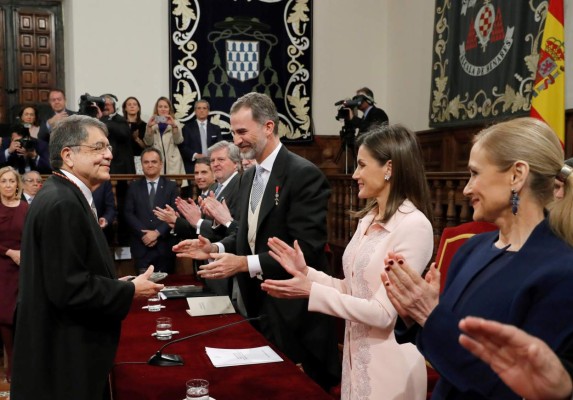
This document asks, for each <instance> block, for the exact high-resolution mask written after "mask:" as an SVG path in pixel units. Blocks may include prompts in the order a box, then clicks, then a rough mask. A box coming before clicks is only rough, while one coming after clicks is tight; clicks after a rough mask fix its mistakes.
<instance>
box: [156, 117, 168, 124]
mask: <svg viewBox="0 0 573 400" xmlns="http://www.w3.org/2000/svg"><path fill="white" fill-rule="evenodd" d="M155 122H157V123H158V124H159V123H161V122H162V123H166V122H167V117H166V116H165V115H156V116H155Z"/></svg>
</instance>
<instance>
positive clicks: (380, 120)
mask: <svg viewBox="0 0 573 400" xmlns="http://www.w3.org/2000/svg"><path fill="white" fill-rule="evenodd" d="M352 122H353V124H354V127H355V128H358V132H359V133H364V132H367V131H368V130H369V129H370V128H371V127H372V126H373V125H377V124H378V125H379V124H384V123H386V124H387V123H388V115H386V113H385V112H384V110H382V109H381V108H378V107H376V106H374V107H372V108H371V109H370V111H368V114H366V118H359V117H354V118H353V119H352Z"/></svg>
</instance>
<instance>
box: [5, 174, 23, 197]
mask: <svg viewBox="0 0 573 400" xmlns="http://www.w3.org/2000/svg"><path fill="white" fill-rule="evenodd" d="M8 172H12V173H13V174H14V176H15V177H16V192H15V193H14V198H15V199H19V198H20V196H22V190H23V187H22V186H23V184H22V177H21V176H20V174H19V173H18V171H16V170H15V169H14V168H12V167H3V168H0V178H2V177H3V176H4V175H5V174H7V173H8Z"/></svg>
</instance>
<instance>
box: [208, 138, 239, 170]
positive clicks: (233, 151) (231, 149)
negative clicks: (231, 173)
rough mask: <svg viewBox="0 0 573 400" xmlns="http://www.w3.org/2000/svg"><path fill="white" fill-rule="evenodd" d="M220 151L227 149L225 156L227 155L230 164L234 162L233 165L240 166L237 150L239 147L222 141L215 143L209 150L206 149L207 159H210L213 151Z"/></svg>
mask: <svg viewBox="0 0 573 400" xmlns="http://www.w3.org/2000/svg"><path fill="white" fill-rule="evenodd" d="M221 149H227V154H228V157H229V159H230V160H231V161H232V162H234V163H235V164H240V162H241V151H240V150H239V147H237V145H235V144H234V143H231V142H227V141H226V140H222V141H220V142H217V143H215V144H214V145H212V146H211V147H209V149H208V153H209V157H211V154H212V153H213V152H214V151H217V150H221Z"/></svg>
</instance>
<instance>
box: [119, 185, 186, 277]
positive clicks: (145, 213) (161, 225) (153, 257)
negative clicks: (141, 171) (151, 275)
mask: <svg viewBox="0 0 573 400" xmlns="http://www.w3.org/2000/svg"><path fill="white" fill-rule="evenodd" d="M177 195H178V193H177V185H176V184H175V182H173V181H171V180H168V179H166V178H165V177H163V176H162V177H160V178H159V181H158V185H157V189H156V194H155V206H157V207H161V208H164V207H165V205H166V204H169V205H170V206H171V207H173V208H175V198H176V197H177ZM124 213H125V221H126V223H127V225H128V226H129V228H130V231H131V241H130V243H131V254H132V256H133V257H134V258H135V259H136V263H137V261H138V259H146V260H149V262H164V263H165V266H166V271H165V272H171V271H170V269H172V268H173V252H172V250H171V247H172V246H173V244H174V243H173V238H172V237H171V234H170V231H171V228H170V227H169V225H167V224H166V223H165V222H163V221H160V220H159V219H157V217H156V216H155V215H154V214H153V212H152V210H151V208H150V207H149V191H148V187H147V179H146V178H145V177H143V178H141V179H138V180H136V181H134V182H132V183H131V184H130V185H129V188H128V189H127V195H126V198H125V209H124ZM143 229H146V230H153V229H157V230H158V231H159V233H160V237H159V239H158V240H157V244H156V245H155V246H154V247H147V246H145V245H144V244H143V242H142V241H141V238H142V237H143V235H144V233H143V232H142V230H143ZM155 266H156V267H159V266H158V265H155Z"/></svg>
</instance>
